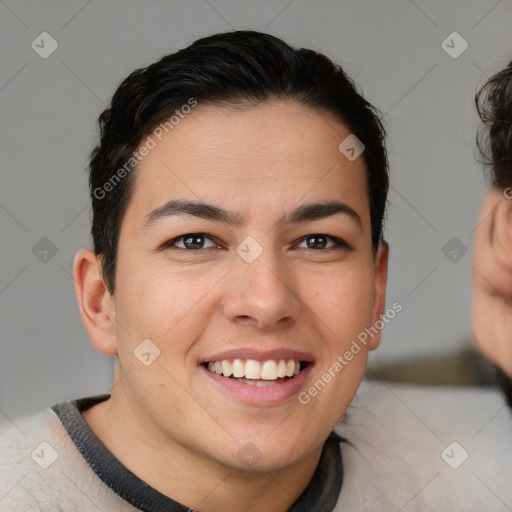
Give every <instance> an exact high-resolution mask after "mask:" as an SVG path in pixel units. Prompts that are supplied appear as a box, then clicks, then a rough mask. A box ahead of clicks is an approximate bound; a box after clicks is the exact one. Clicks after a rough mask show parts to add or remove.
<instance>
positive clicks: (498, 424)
mask: <svg viewBox="0 0 512 512" xmlns="http://www.w3.org/2000/svg"><path fill="white" fill-rule="evenodd" d="M336 431H337V433H338V434H340V435H341V436H342V437H344V438H345V439H347V441H348V442H347V443H343V444H342V458H343V466H344V470H345V480H344V485H343V490H342V497H343V498H344V500H345V501H347V502H351V501H352V502H353V503H357V502H359V503H360V502H361V500H363V501H367V502H368V503H369V508H368V509H367V510H368V511H370V510H373V509H372V508H371V507H372V505H371V504H372V503H373V506H374V507H377V508H375V510H381V509H379V507H378V505H375V500H376V499H380V500H382V501H384V502H386V501H387V502H389V503H390V505H392V506H393V507H396V508H398V509H402V507H403V510H404V511H406V510H453V509H459V510H460V509H464V510H467V511H471V510H475V511H477V510H478V511H480V510H489V506H490V505H491V504H494V505H495V508H493V510H495V509H496V510H502V509H504V510H506V508H505V505H504V503H506V504H507V506H508V507H512V482H511V479H510V474H512V457H511V456H510V453H511V452H512V414H511V412H510V410H509V409H508V408H507V406H506V404H505V402H504V399H503V398H502V396H501V395H500V393H499V392H497V391H494V390H487V389H480V388H445V387H439V388H437V387H422V386H410V385H396V384H389V383H378V382H363V384H362V385H361V388H360V390H359V391H358V393H357V395H356V397H355V398H354V400H353V402H352V405H351V406H350V407H349V409H348V411H347V413H346V415H345V417H344V418H343V420H342V421H341V422H340V423H339V424H338V426H337V428H336ZM372 495H373V497H372ZM347 506H349V505H347ZM450 507H451V508H450ZM491 508H492V507H491ZM391 509H393V508H391Z"/></svg>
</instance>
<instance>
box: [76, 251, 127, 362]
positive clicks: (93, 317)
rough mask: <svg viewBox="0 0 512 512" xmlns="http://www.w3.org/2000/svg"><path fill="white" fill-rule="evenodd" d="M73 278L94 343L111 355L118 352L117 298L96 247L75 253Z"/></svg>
mask: <svg viewBox="0 0 512 512" xmlns="http://www.w3.org/2000/svg"><path fill="white" fill-rule="evenodd" d="M73 279H74V282H75V293H76V297H77V299H78V307H79V309H80V315H81V317H82V322H83V324H84V326H85V329H86V330H87V332H88V333H89V337H90V338H91V341H92V344H93V345H94V347H95V348H96V349H97V350H99V351H100V352H102V353H103V354H107V355H116V354H117V344H116V339H115V329H114V316H113V313H114V301H113V296H112V295H111V294H110V293H109V291H108V288H107V286H106V284H105V282H104V280H103V277H102V275H101V261H100V258H99V257H98V256H96V254H95V253H94V251H92V250H90V249H82V250H80V251H78V252H77V254H76V255H75V260H74V263H73Z"/></svg>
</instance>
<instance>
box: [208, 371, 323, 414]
mask: <svg viewBox="0 0 512 512" xmlns="http://www.w3.org/2000/svg"><path fill="white" fill-rule="evenodd" d="M312 368H313V364H312V363H308V365H307V366H306V368H304V370H302V371H301V372H300V373H299V375H296V376H295V377H293V378H291V379H287V380H286V381H285V382H283V383H281V384H274V385H273V386H266V387H256V386H251V385H250V384H243V383H241V382H238V381H236V380H235V379H231V378H229V377H223V376H221V375H218V374H217V373H213V372H211V371H210V370H208V369H207V368H205V367H204V366H200V367H199V370H200V371H201V372H203V374H204V375H206V377H207V378H209V379H210V380H211V381H212V382H213V383H214V384H215V385H216V386H218V387H220V389H221V390H222V391H223V392H224V393H227V394H228V395H229V396H231V397H233V398H234V399H235V400H238V401H240V402H244V403H246V404H248V405H259V406H272V405H280V404H282V403H284V402H286V401H288V400H290V399H291V398H293V397H294V396H296V395H297V394H298V393H299V391H300V390H301V388H302V387H303V386H304V383H305V381H306V379H307V378H308V376H309V374H310V373H311V370H312Z"/></svg>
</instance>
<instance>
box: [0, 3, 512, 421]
mask: <svg viewBox="0 0 512 512" xmlns="http://www.w3.org/2000/svg"><path fill="white" fill-rule="evenodd" d="M511 27H512V3H511V2H510V1H508V0H501V1H496V0H450V1H446V0H414V1H413V0H353V1H350V0H349V1H347V0H338V1H334V0H333V1H328V0H315V1H313V0H292V1H290V0H273V1H258V2H256V1H252V2H251V1H248V0H245V1H241V0H186V1H185V0H172V1H156V0H146V1H140V0H139V1H135V0H132V1H119V0H118V1H114V0H105V1H99V0H90V1H87V0H81V1H63V0H61V1H50V0H44V1H43V0H34V1H22V0H0V109H1V110H0V113H1V116H0V172H1V182H0V183H1V186H0V217H1V220H0V244H1V245H0V251H1V254H0V334H1V345H0V410H1V411H2V414H4V415H6V416H10V417H12V418H13V417H16V416H19V415H22V414H26V413H28V412H32V411H37V410H39V409H41V408H43V407H47V406H49V405H51V404H53V403H56V402H59V401H62V400H64V399H70V398H75V397H78V396H85V395H90V394H95V393H101V392H105V391H108V390H109V388H110V379H111V372H112V362H111V361H110V360H109V359H108V358H107V357H105V356H102V355H101V354H99V353H96V352H95V350H94V349H93V348H92V346H91V344H90V342H89V339H88V336H87V334H86V332H85V330H84V329H83V327H82V325H81V320H80V318H79V314H78V308H77V306H76V301H75V297H74V292H73V284H72V279H71V276H70V271H71V265H72V260H73V256H74V253H75V252H76V251H77V250H78V249H79V248H81V247H84V246H90V240H89V220H90V213H89V205H88V189H87V175H86V172H85V168H86V165H87V153H88V151H89V150H90V148H91V146H92V144H93V143H94V141H95V140H96V138H97V129H96V120H97V117H98V115H99V114H100V112H101V111H102V110H103V109H104V107H105V106H106V105H107V104H108V102H109V100H110V97H111V95H112V94H113V92H114V90H115V88H116V87H117V85H118V84H119V82H120V81H121V80H122V79H123V78H124V77H125V76H126V75H127V74H129V73H130V72H131V71H132V70H133V69H135V68H136V67H141V66H145V65H148V64H150V63H151V62H153V61H154V60H156V59H157V58H159V57H161V56H162V55H164V54H167V53H171V52H174V51H176V50H177V49H179V48H181V47H183V46H185V45H187V44H189V43H190V42H192V41H193V40H195V39H197V38H198V37H201V36H205V35H208V34H211V33H214V32H219V31H225V30H229V29H231V28H236V29H241V28H250V29H256V30H262V31H267V32H270V33H273V34H275V35H277V36H279V37H282V38H284V39H285V40H286V41H288V42H289V43H291V44H293V45H296V46H304V47H310V48H314V49H317V50H320V51H323V52H325V53H327V54H328V55H329V56H330V57H331V58H333V59H334V60H336V61H339V62H341V63H342V65H343V66H344V68H345V69H346V71H347V72H348V73H349V74H350V75H352V76H353V78H354V79H355V80H356V82H357V83H358V84H359V85H360V86H361V88H362V89H363V91H364V93H365V95H366V96H367V98H368V99H369V100H370V101H372V102H373V103H374V104H375V105H376V106H378V107H379V108H380V109H381V110H382V111H383V112H384V113H386V123H387V126H388V129H389V135H390V143H389V150H390V159H391V168H392V188H391V193H390V208H389V217H388V229H387V238H388V240H389V242H390V245H391V261H390V275H389V288H388V301H389V304H392V303H393V302H394V301H395V300H396V301H399V302H401V303H402V304H403V306H404V309H403V311H402V312H401V313H400V314H399V315H398V316H397V317H396V318H395V319H394V320H393V321H392V323H390V324H389V325H387V326H386V328H385V331H384V335H383V341H382V345H381V347H380V348H379V350H378V351H376V352H374V353H373V354H372V357H371V364H372V365H375V364H377V363H382V362H386V361H390V360H397V359H407V358H410V357H421V356H423V355H426V354H429V355H431V354H436V353H437V354H447V353H449V352H450V351H453V350H456V349H458V348H459V347H461V346H464V345H466V344H469V343H470V342H471V341H470V337H471V336H470V327H469V313H470V304H471V286H470V251H471V248H472V231H473V229H474V226H475V222H476V217H477V213H478V209H479V205H480V201H481V198H482V195H483V190H484V182H483V177H482V171H481V168H480V166H479V165H478V164H477V163H476V162H475V161H474V158H473V154H474V135H475V129H476V115H475V113H474V108H473V96H474V93H475V90H476V88H477V85H478V84H481V83H482V81H483V80H484V79H485V75H486V74H487V75H489V74H492V73H493V72H494V71H496V70H497V69H499V68H500V67H502V66H504V65H505V64H506V63H507V59H508V60H510V59H511V58H512V30H511ZM44 31H46V32H48V33H49V34H50V35H51V36H52V37H53V38H54V39H55V40H56V41H57V43H58V48H57V50H56V51H55V52H54V53H53V54H52V55H50V56H49V57H48V58H46V59H43V58H41V57H40V56H39V54H38V53H36V51H34V49H33V48H32V47H31V43H32V42H33V41H34V40H36V37H37V36H39V34H41V33H42V32H44ZM454 31H456V32H458V33H459V34H460V35H461V36H462V37H463V38H464V40H465V41H467V43H468V45H469V46H468V48H467V50H466V51H465V52H464V53H462V54H461V55H460V56H458V57H457V58H452V57H451V56H449V55H448V53H446V51H445V50H444V49H443V48H442V46H441V43H442V42H443V40H445V39H446V38H447V36H448V35H449V34H451V33H452V32H454ZM44 37H45V38H46V37H47V36H44ZM452 39H453V38H452ZM38 41H39V45H40V46H41V43H40V38H38V39H37V40H36V43H37V42H38ZM446 44H448V45H449V46H453V48H452V49H451V50H450V51H452V52H455V53H460V50H461V49H462V48H463V46H462V44H463V42H462V40H457V38H455V39H454V40H453V42H452V40H451V39H448V42H447V43H446ZM49 48H51V47H50V41H49V40H48V39H45V49H42V48H38V50H39V52H43V51H48V49H49ZM43 237H46V238H47V239H49V240H50V241H51V243H49V242H48V241H47V240H43V241H42V242H41V241H40V240H41V239H42V238H43ZM453 237H457V240H458V241H456V242H455V243H456V244H458V245H459V247H458V248H457V247H456V250H457V255H456V258H455V259H456V260H457V261H451V260H450V258H451V259H454V257H455V253H453V252H452V253H451V254H449V251H453V248H454V247H455V246H454V247H452V246H451V245H448V247H447V248H446V244H447V243H448V242H449V241H450V240H451V239H452V238H453ZM38 243H39V245H36V244H38ZM451 243H454V242H453V241H452V242H451ZM34 246H36V248H35V249H34ZM443 248H445V249H444V252H443ZM461 248H462V250H461ZM464 248H467V249H468V253H466V254H463V250H464ZM44 250H46V251H48V252H47V253H44V252H43V251H44ZM55 250H56V251H57V252H56V253H55V254H53V252H54V251H55ZM445 253H446V254H447V255H448V256H446V255H445ZM45 259H46V260H47V261H44V260H45ZM41 260H43V261H41ZM0 416H1V414H0Z"/></svg>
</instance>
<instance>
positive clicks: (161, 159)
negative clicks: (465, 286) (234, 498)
mask: <svg viewBox="0 0 512 512" xmlns="http://www.w3.org/2000/svg"><path fill="white" fill-rule="evenodd" d="M100 127H101V140H100V144H99V145H98V146H97V148H96V149H95V150H94V152H93V155H92V160H91V165H90V189H91V199H92V204H93V225H92V234H93V241H94V251H91V250H82V251H80V252H79V253H78V255H77V257H76V259H75V266H74V276H75V280H76V291H77V296H78V300H79V304H80V310H81V314H82V319H83V322H84V324H85V327H86V329H87V331H88V333H89V335H90V337H91V339H92V342H93V344H94V346H95V347H96V348H97V349H98V350H100V351H101V352H103V353H105V354H109V355H114V356H115V357H116V370H115V371H116V375H115V382H117V384H116V385H115V386H114V388H113V390H112V396H111V399H110V400H108V401H107V402H105V403H104V404H100V405H99V406H96V411H97V413H96V412H94V411H93V410H94V409H95V408H94V407H93V408H92V409H93V410H91V411H90V412H89V413H88V414H86V415H85V416H86V419H87V421H89V422H90V423H91V425H93V428H95V429H96V431H98V432H103V437H104V439H106V440H107V443H106V444H107V446H109V444H108V441H109V440H110V443H111V444H113V445H116V443H117V445H116V446H114V447H113V451H114V453H116V454H122V457H121V459H122V460H123V462H124V463H125V464H126V465H127V466H128V467H129V468H130V469H132V471H134V472H136V473H138V474H139V475H140V476H142V477H143V479H144V480H145V481H147V482H148V483H150V484H152V485H155V486H156V487H158V488H159V489H160V490H161V491H162V492H165V493H169V489H168V488H166V485H170V486H172V484H173V483H174V484H176V481H175V480H173V479H169V478H167V479H166V480H164V478H163V476H162V474H163V473H161V474H160V475H155V474H153V473H152V469H151V468H159V467H166V466H165V464H164V462H162V463H161V464H160V463H159V460H160V459H165V458H166V459H165V460H167V461H169V460H173V459H175V458H176V457H178V456H179V458H180V459H179V460H180V462H181V464H180V474H181V475H193V474H203V475H204V474H209V475H210V476H209V478H210V479H212V480H213V483H214V482H217V480H218V479H217V478H216V477H220V476H221V475H225V471H226V468H227V469H228V470H230V471H234V472H235V473H234V474H239V475H242V476H243V475H245V476H244V478H246V476H247V474H251V473H254V472H274V471H284V470H290V469H293V470H298V469H300V468H302V472H301V473H299V474H302V475H307V474H311V471H310V470H311V469H312V468H313V469H314V466H315V464H316V461H318V457H319V455H320V451H321V448H322V444H323V442H324V441H325V439H326V438H327V436H328V435H329V433H330V431H331V430H332V429H333V427H334V426H335V424H336V423H337V422H338V421H339V419H340V417H342V416H343V414H344V413H345V410H346V408H347V406H348V405H349V403H350V402H351V400H352V398H353V396H354V394H355V392H356V390H357V388H358V386H359V384H360V382H361V380H362V378H363V375H364V372H365V368H366V361H367V354H368V351H369V350H371V349H374V348H376V347H377V345H378V343H379V339H380V335H375V336H374V337H373V338H372V339H371V340H369V341H368V343H367V344H361V346H360V347H359V349H358V350H357V352H356V350H355V349H354V350H353V352H352V353H351V354H352V355H351V356H350V349H351V347H352V346H353V342H354V340H356V339H357V336H358V335H359V334H360V333H361V332H362V331H364V330H365V329H366V328H368V327H370V326H372V325H374V324H375V322H379V321H381V318H382V315H383V313H384V300H385V287H386V277H387V254H388V253H387V245H386V244H385V242H384V241H383V238H382V229H383V218H384V213H385V206H386V201H387V200H386V196H387V190H388V161H387V154H386V149H385V145H384V141H385V132H384V129H383V127H382V125H381V122H380V120H379V117H378V114H377V111H376V110H375V109H374V108H373V107H372V105H370V104H369V103H368V102H367V101H366V100H365V99H364V98H363V97H362V96H361V95H360V94H359V93H358V92H357V91H356V89H355V87H354V84H353V83H352V81H351V80H350V79H349V78H348V77H347V76H346V75H345V73H344V72H343V70H342V69H341V68H340V67H339V66H335V65H334V64H333V63H332V62H331V61H330V60H329V59H328V58H327V57H325V56H324V55H322V54H319V53H316V52H314V51H311V50H307V49H301V50H295V49H293V48H291V47H290V46H288V45H287V44H285V43H284V42H283V41H281V40H279V39H277V38H275V37H272V36H270V35H265V34H260V33H256V32H243V31H242V32H232V33H225V34H217V35H214V36H211V37H207V38H204V39H201V40H198V41H196V42H195V43H193V44H192V45H191V46H189V47H187V48H185V49H183V50H180V51H179V52H177V53H174V54H172V55H168V56H166V57H164V58H162V59H161V60H160V61H158V62H156V63H154V64H152V65H150V66H148V67H147V68H144V69H139V70H136V71H134V72H133V73H132V74H131V75H130V76H129V77H128V78H126V80H125V81H124V82H123V83H122V84H121V85H120V87H119V88H118V89H117V91H116V92H115V94H114V96H113V99H112V103H111V106H109V108H107V109H106V110H105V112H104V113H103V114H102V115H101V117H100ZM357 140H359V141H362V143H363V144H364V147H363V146H361V145H358V142H357ZM341 143H343V144H344V145H343V144H341ZM340 144H341V147H340ZM362 149H364V151H362V153H361V154H360V155H359V152H360V150H362ZM134 153H137V155H139V156H140V160H138V159H137V160H135V159H134V160H133V162H132V160H131V159H133V155H134ZM137 158H138V157H137ZM127 162H129V166H128V167H127ZM120 175H121V179H119V178H120ZM143 340H146V341H145V342H144V343H145V345H142V348H139V347H140V346H141V342H143ZM347 353H349V356H350V360H346V361H345V365H343V364H341V363H340V361H339V358H340V357H342V358H343V355H344V354H347ZM137 354H138V356H139V357H137ZM155 354H157V355H158V357H157V358H156V359H154V361H153V360H152V361H151V364H148V365H146V364H144V362H150V361H149V359H152V358H153V357H155ZM141 356H143V357H144V356H145V357H146V359H145V361H144V362H143V363H141V360H140V357H141ZM347 357H348V356H347ZM249 360H250V361H249ZM282 360H284V361H285V363H287V365H286V366H288V368H286V367H285V368H284V372H287V373H286V376H285V374H284V373H282V372H283V368H281V366H282V364H281V361H282ZM290 361H291V362H292V369H291V373H290V368H289V366H290ZM235 367H236V369H235ZM326 372H330V373H329V374H327V373H326ZM326 375H327V377H326ZM235 377H236V378H235ZM248 379H251V381H248ZM322 379H324V380H325V382H326V383H325V387H324V388H322V389H321V391H319V390H318V388H314V387H313V384H314V383H315V382H318V381H319V380H322ZM256 381H257V384H258V385H257V386H256V385H254V384H255V383H256ZM329 381H330V382H329ZM301 394H302V400H299V399H298V397H299V395H301ZM107 418H108V421H107ZM122 439H124V440H125V441H126V440H127V442H129V443H131V444H130V446H124V447H123V446H122V445H121V441H120V440H122ZM145 439H147V441H144V440H145ZM244 446H245V447H246V446H250V447H251V446H252V448H251V450H252V452H251V453H252V455H251V454H249V455H251V456H250V457H249V459H251V461H250V462H247V460H246V459H247V457H245V458H244V457H243V456H240V453H239V452H240V450H241V449H242V448H243V447H244ZM254 451H257V453H258V456H255V454H254ZM144 460H146V461H145V462H144V463H141V461H144ZM148 461H151V463H149V462H148ZM304 467H306V468H307V469H306V471H304ZM205 468H208V471H206V470H205ZM301 478H304V477H303V476H302V477H301ZM191 479H192V477H190V478H189V481H188V485H187V486H185V487H184V486H182V487H181V488H179V486H176V489H175V490H174V491H173V490H172V489H171V491H170V493H171V495H172V497H173V498H174V497H175V498H178V499H183V501H184V502H186V501H187V498H186V495H185V494H186V493H189V494H190V493H191V494H192V495H194V492H195V493H196V494H197V489H192V487H193V486H192V485H191ZM211 483H212V482H210V484H211ZM217 483H218V482H217ZM210 484H206V485H210ZM303 484H304V482H303V481H302V482H301V481H300V478H299V480H298V484H297V485H303ZM197 485H199V484H197ZM294 485H295V484H294ZM212 487H213V486H212ZM183 493H185V494H183ZM238 496H239V497H240V499H242V497H241V495H240V494H238ZM188 501H190V500H188Z"/></svg>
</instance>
